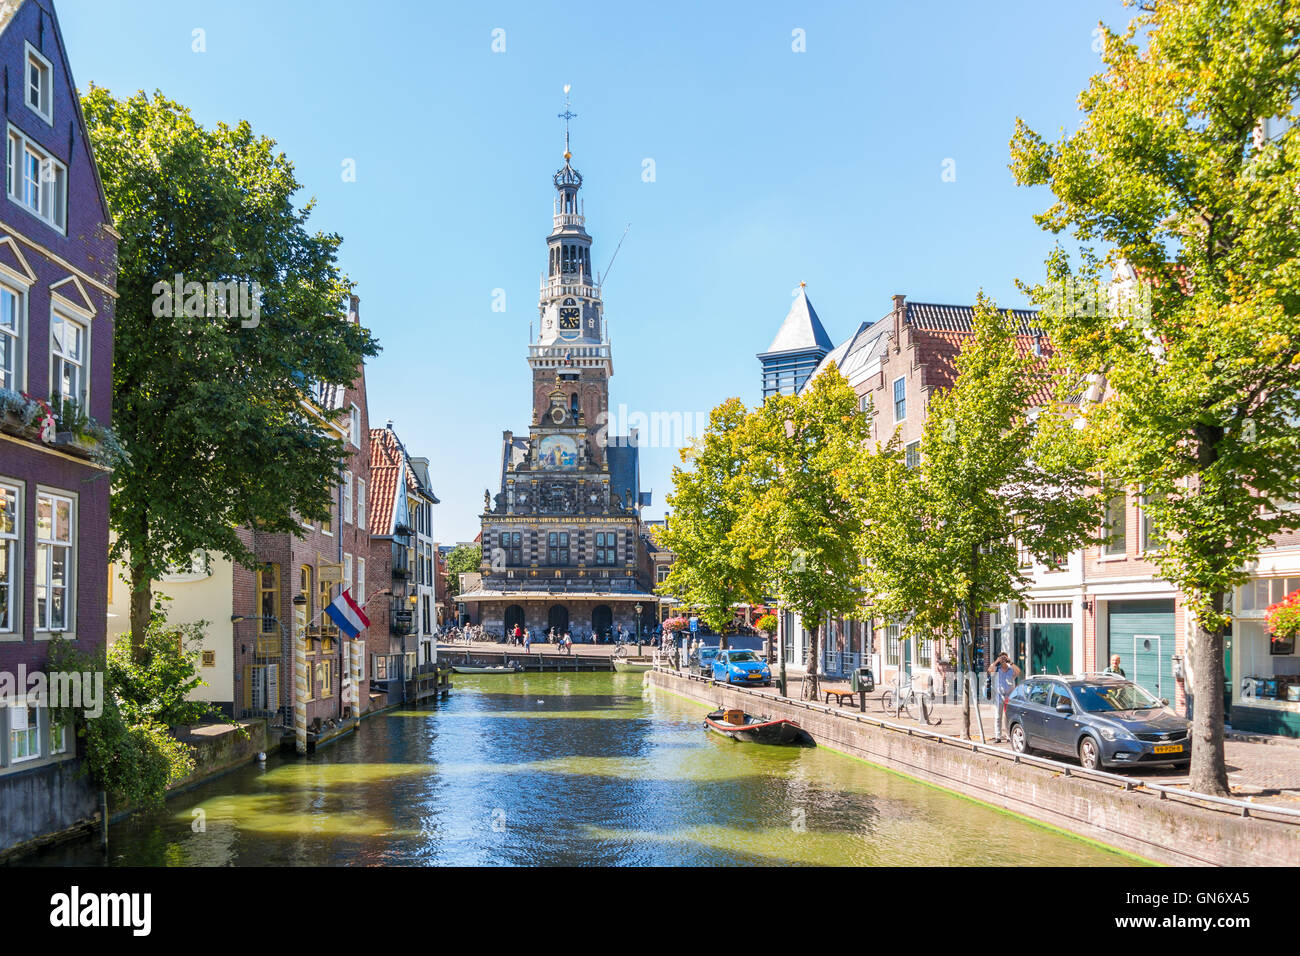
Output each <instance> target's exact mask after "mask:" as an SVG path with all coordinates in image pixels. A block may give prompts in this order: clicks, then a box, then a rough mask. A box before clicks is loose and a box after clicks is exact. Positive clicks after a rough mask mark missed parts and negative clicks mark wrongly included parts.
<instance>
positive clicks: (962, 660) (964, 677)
mask: <svg viewBox="0 0 1300 956" xmlns="http://www.w3.org/2000/svg"><path fill="white" fill-rule="evenodd" d="M969 650H970V649H969V648H968V647H967V646H966V634H965V629H964V628H963V629H962V631H961V632H959V633H958V635H957V679H958V680H960V681H961V736H962V739H963V740H970V674H969V671H970V668H971V661H970V659H969V658H970V653H969Z"/></svg>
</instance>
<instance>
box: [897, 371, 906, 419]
mask: <svg viewBox="0 0 1300 956" xmlns="http://www.w3.org/2000/svg"><path fill="white" fill-rule="evenodd" d="M905 418H907V379H905V378H899V379H895V380H894V421H895V422H901V421H903V420H904V419H905Z"/></svg>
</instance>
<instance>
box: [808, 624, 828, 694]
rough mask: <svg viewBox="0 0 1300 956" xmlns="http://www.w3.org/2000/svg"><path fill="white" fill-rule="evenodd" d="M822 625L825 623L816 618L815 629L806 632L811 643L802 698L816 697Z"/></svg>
mask: <svg viewBox="0 0 1300 956" xmlns="http://www.w3.org/2000/svg"><path fill="white" fill-rule="evenodd" d="M824 627H825V624H823V623H822V620H821V619H820V618H818V620H817V627H816V629H815V630H812V631H809V632H808V633H809V634H810V635H811V636H812V643H811V644H810V645H809V647H808V671H807V677H806V678H805V679H804V688H805V693H804V695H803V697H804V700H816V699H817V697H818V692H817V658H818V657H819V656H820V655H821V647H822V629H823V628H824Z"/></svg>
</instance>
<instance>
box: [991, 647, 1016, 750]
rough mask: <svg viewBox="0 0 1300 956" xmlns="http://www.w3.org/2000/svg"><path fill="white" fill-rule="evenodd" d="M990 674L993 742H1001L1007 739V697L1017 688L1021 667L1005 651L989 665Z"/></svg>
mask: <svg viewBox="0 0 1300 956" xmlns="http://www.w3.org/2000/svg"><path fill="white" fill-rule="evenodd" d="M989 674H990V675H992V677H993V742H994V743H995V744H1000V743H1002V741H1003V739H1005V738H1004V737H1003V730H1004V728H1005V726H1006V722H1007V698H1009V697H1010V696H1011V692H1012V691H1013V690H1015V689H1016V681H1018V680H1019V679H1020V668H1019V667H1017V666H1016V665H1015V664H1013V663H1011V658H1010V657H1008V656H1007V655H1006V654H1005V653H1003V654H999V655H998V656H997V657H996V658H995V659H994V661H993V663H992V664H990V665H989Z"/></svg>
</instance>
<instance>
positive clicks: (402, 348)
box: [56, 0, 1130, 542]
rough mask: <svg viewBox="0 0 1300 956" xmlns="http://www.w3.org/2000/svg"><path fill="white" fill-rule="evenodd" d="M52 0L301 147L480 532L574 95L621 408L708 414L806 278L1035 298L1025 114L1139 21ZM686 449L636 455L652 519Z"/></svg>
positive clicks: (920, 291)
mask: <svg viewBox="0 0 1300 956" xmlns="http://www.w3.org/2000/svg"><path fill="white" fill-rule="evenodd" d="M56 2H57V8H58V12H59V17H60V22H61V25H62V29H63V34H64V38H65V40H66V43H67V46H68V52H69V55H70V57H71V60H72V67H73V71H74V75H75V77H76V79H77V82H78V84H79V85H80V86H81V88H82V89H83V90H84V89H85V88H86V86H88V84H90V83H91V82H94V83H96V84H97V85H101V86H106V87H108V88H109V89H110V90H111V91H112V92H114V93H115V94H117V95H119V96H121V95H126V94H129V93H131V92H134V91H135V90H137V89H145V90H153V89H160V90H162V91H163V92H164V93H165V94H166V95H168V96H169V97H171V98H173V99H176V100H178V101H180V102H182V103H184V104H186V105H188V106H189V107H191V109H192V110H193V111H194V113H195V115H196V117H197V119H198V120H199V121H200V122H201V123H204V124H207V125H210V124H213V123H216V122H218V121H221V120H224V121H227V122H234V121H237V120H240V119H247V120H249V121H250V122H251V123H252V125H253V127H254V129H255V130H257V131H258V132H259V133H262V134H265V135H268V136H271V137H273V138H274V139H276V140H277V141H278V142H279V144H280V146H281V148H282V149H283V150H284V151H285V153H286V154H287V155H288V156H289V158H290V159H291V160H293V162H294V163H295V166H296V168H297V173H298V178H299V179H300V181H302V182H303V183H304V184H305V187H306V188H305V190H304V193H303V195H302V197H301V198H302V199H303V200H305V199H306V198H308V196H315V197H316V199H317V201H318V205H317V207H316V210H315V213H314V216H313V219H312V223H313V224H314V226H315V227H316V228H319V229H323V230H326V231H333V232H338V233H339V234H341V235H342V236H343V238H344V243H343V247H342V263H343V267H344V269H345V270H346V272H347V273H348V275H349V276H350V277H351V278H352V279H353V280H354V281H356V283H357V287H358V288H357V291H358V293H359V294H360V295H361V297H362V318H363V321H364V322H365V323H366V324H367V325H368V326H369V327H370V328H371V329H372V330H374V332H375V333H376V334H377V335H378V337H379V339H380V341H381V343H382V345H383V347H384V351H383V353H382V354H381V355H380V356H378V357H377V358H376V359H374V360H372V361H371V363H370V364H369V366H368V368H367V378H368V385H369V397H370V416H371V423H372V425H375V426H379V425H382V424H383V423H384V421H385V420H386V419H388V418H392V419H393V421H394V423H395V427H396V428H397V430H398V434H399V435H400V436H401V438H402V439H403V441H404V442H405V443H406V445H407V447H408V449H409V450H410V452H411V453H412V454H414V455H425V456H428V457H429V458H430V460H431V470H432V475H433V480H434V485H435V491H436V492H437V494H438V495H439V497H440V498H441V499H442V505H441V506H440V508H439V509H438V514H437V516H436V533H437V536H438V537H439V539H440V540H442V541H444V542H454V541H457V540H467V539H470V538H472V537H473V536H474V535H475V534H476V533H477V531H478V518H477V515H478V511H479V509H480V508H481V507H482V501H483V491H484V489H485V488H487V487H489V486H493V485H494V484H495V479H496V476H497V474H498V469H499V464H500V439H501V432H502V430H503V429H511V430H513V431H515V432H525V431H526V430H527V425H528V420H529V412H530V384H529V382H530V380H529V371H528V367H527V364H526V362H525V358H526V353H527V342H528V333H529V323H530V322H534V323H535V322H536V318H537V283H538V279H539V276H540V274H541V271H542V270H543V268H544V267H545V264H546V251H545V244H544V240H545V236H546V235H547V233H548V232H549V230H550V214H551V199H552V196H553V189H552V187H551V183H550V177H551V174H552V173H553V172H554V171H555V169H556V168H557V167H559V166H560V165H562V163H563V159H562V157H561V153H562V152H563V133H562V124H561V122H560V121H559V120H558V119H557V118H556V114H557V113H558V112H560V110H561V109H562V107H563V94H562V87H563V86H564V84H566V83H568V84H572V86H573V91H572V94H571V96H572V103H573V110H574V111H575V112H576V113H577V114H578V118H577V119H575V120H574V121H573V127H572V130H573V132H572V139H573V152H574V158H573V162H574V165H575V166H576V167H577V168H578V169H579V170H580V171H581V172H582V174H583V176H584V179H585V183H584V187H583V194H584V195H585V200H586V213H587V228H588V231H590V232H591V233H592V235H593V236H594V238H595V245H594V247H593V251H592V262H593V265H596V266H597V267H598V268H599V269H602V270H603V269H604V267H605V264H606V263H607V262H608V260H609V257H610V255H611V254H612V253H613V251H614V247H615V244H616V243H617V241H618V238H619V236H620V234H621V233H622V232H623V229H624V227H625V226H626V225H627V224H628V223H631V229H630V231H629V232H628V235H627V239H626V241H625V242H624V244H623V248H622V251H621V252H620V253H619V256H618V260H617V264H616V266H615V267H614V268H613V270H612V271H611V272H610V274H609V277H608V281H607V282H606V284H605V290H604V291H605V296H604V297H605V308H606V316H607V319H608V321H609V329H610V335H611V338H612V340H613V346H614V371H615V375H614V378H613V380H612V382H611V395H610V399H611V407H613V408H617V407H618V406H619V405H620V404H625V405H626V406H627V408H628V409H629V410H631V411H638V410H639V411H643V412H647V413H649V412H653V411H659V412H683V413H687V414H691V415H694V414H696V413H704V412H707V411H708V409H710V408H712V407H713V406H714V405H716V404H717V403H718V402H720V401H721V400H723V399H725V398H727V397H729V396H732V395H738V396H740V397H741V398H742V399H744V401H745V402H746V403H748V404H753V403H755V402H757V401H758V399H759V391H760V378H759V367H758V362H757V360H756V359H755V357H754V356H755V353H757V352H760V351H762V350H764V349H765V348H766V347H767V345H768V344H769V343H770V341H771V339H772V337H773V335H775V333H776V329H777V328H778V326H779V325H780V322H781V320H782V318H783V317H784V316H785V313H786V311H787V309H788V308H789V303H790V297H791V294H792V290H794V289H796V288H797V287H798V283H799V282H800V281H806V282H807V283H808V294H809V298H810V299H811V301H812V303H813V305H814V307H815V308H816V309H817V311H818V313H819V315H820V316H821V318H822V321H823V323H824V324H825V326H826V328H827V331H828V332H829V333H830V335H831V337H832V338H833V339H835V340H836V341H839V340H841V339H843V338H845V337H847V336H848V335H849V334H850V333H851V332H852V331H853V330H854V329H855V328H856V327H857V325H858V323H860V322H862V321H866V320H874V319H877V318H880V317H881V316H882V315H884V314H885V313H886V312H887V311H888V310H889V306H890V296H891V295H892V294H894V293H905V294H906V295H907V296H908V297H909V298H911V299H913V300H917V301H931V302H958V303H964V302H971V301H973V300H974V298H975V294H976V292H977V291H978V290H979V289H980V288H983V289H985V290H986V291H987V292H988V293H990V294H991V295H993V296H994V297H996V298H997V300H998V301H999V302H1000V303H1001V304H1003V305H1008V306H1015V305H1023V304H1024V300H1023V298H1022V297H1021V296H1020V295H1019V293H1018V292H1017V290H1016V287H1015V284H1014V280H1015V279H1016V278H1026V279H1030V278H1034V277H1035V276H1037V275H1038V274H1039V273H1040V272H1041V268H1042V262H1043V259H1044V256H1045V255H1046V253H1047V251H1048V249H1049V247H1050V245H1051V238H1050V237H1049V236H1047V235H1046V234H1044V233H1043V232H1041V231H1040V230H1039V229H1038V227H1037V226H1036V225H1035V224H1034V222H1033V220H1032V218H1031V216H1032V214H1033V213H1035V212H1038V211H1041V209H1042V208H1044V207H1045V206H1046V205H1047V204H1048V202H1049V197H1048V195H1047V194H1046V193H1045V192H1043V191H1041V190H1033V191H1031V190H1025V189H1019V188H1017V187H1016V186H1015V185H1014V184H1013V182H1012V179H1011V174H1010V172H1009V171H1008V169H1007V161H1008V151H1007V142H1008V139H1009V138H1010V135H1011V131H1012V126H1013V123H1014V121H1015V118H1016V117H1017V116H1022V117H1024V118H1025V119H1026V120H1027V121H1028V122H1029V123H1030V124H1031V125H1032V126H1033V127H1034V128H1036V129H1038V130H1039V131H1040V132H1041V133H1043V134H1044V135H1048V136H1052V135H1054V134H1055V133H1056V132H1057V131H1058V130H1060V129H1061V128H1062V127H1064V128H1073V127H1074V126H1075V125H1076V123H1077V112H1076V105H1075V104H1076V98H1077V96H1078V93H1079V91H1080V90H1081V89H1083V88H1084V87H1085V86H1086V84H1087V81H1088V78H1089V77H1090V76H1091V75H1092V74H1093V73H1095V72H1096V71H1097V70H1098V69H1099V67H1100V58H1099V56H1098V54H1097V52H1095V50H1094V49H1093V46H1094V35H1093V31H1094V29H1095V27H1096V25H1097V23H1098V21H1099V20H1104V21H1105V22H1107V23H1108V24H1110V25H1112V26H1119V25H1122V24H1123V23H1125V22H1126V21H1127V19H1128V15H1129V12H1130V11H1128V10H1126V9H1125V8H1124V7H1122V5H1121V4H1120V3H1119V2H1118V0H1077V2H1068V3H1043V2H1041V0H1037V2H1032V0H1031V2H1013V0H1004V2H1000V3H978V4H972V3H961V2H955V0H954V2H943V3H941V2H908V3H863V2H854V3H843V4H833V3H762V2H754V3H728V4H721V3H718V4H709V5H707V6H706V5H704V4H697V3H689V2H686V3H671V2H670V3H654V4H639V3H638V4H621V3H619V4H615V3H609V2H602V3H585V2H579V0H566V2H565V3H563V4H553V3H535V2H531V3H529V2H523V3H518V4H487V3H462V4H447V3H442V2H437V0H434V2H427V3H396V2H389V3H383V2H379V3H372V4H358V3H355V2H348V3H343V2H312V3H309V2H276V3H269V2H265V0H262V2H258V0H226V2H220V3H219V2H216V0H207V2H183V0H130V2H126V0H118V2H113V0H56ZM196 29H202V30H203V31H204V34H203V39H204V42H205V44H206V52H203V53H196V52H194V50H193V49H192V47H193V45H194V40H193V37H194V33H193V31H194V30H196ZM496 29H501V30H504V31H505V34H504V40H505V51H504V52H501V53H497V52H493V49H492V45H493V31H494V30H496ZM796 29H799V30H802V31H804V36H805V38H806V41H805V42H806V51H805V52H801V53H796V52H794V51H793V50H792V43H793V40H792V31H794V30H796ZM646 159H652V160H653V161H654V166H655V180H654V181H653V182H645V181H643V178H642V169H643V162H644V160H646ZM949 159H951V160H953V161H954V164H955V165H954V166H953V168H955V173H956V179H955V181H952V182H945V181H944V180H943V177H942V173H943V170H944V161H945V160H949ZM346 160H355V164H356V181H355V182H345V181H344V178H343V176H342V171H343V164H344V162H345V161H346ZM495 289H504V290H505V292H506V300H505V301H506V309H505V311H504V312H497V311H493V309H492V303H493V290H495ZM677 461H678V454H677V452H676V451H675V450H674V449H671V448H647V449H644V450H643V462H642V475H641V477H642V484H643V487H645V488H649V489H652V490H653V492H654V502H655V504H654V507H653V508H652V509H649V510H648V511H647V512H646V514H647V516H648V517H649V516H658V515H659V514H660V513H661V512H662V508H663V505H664V495H665V493H666V492H668V491H669V490H670V489H671V481H670V473H671V468H672V466H673V464H675V463H676V462H677ZM495 490H496V488H495V487H493V491H494V492H495Z"/></svg>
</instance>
